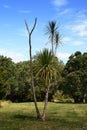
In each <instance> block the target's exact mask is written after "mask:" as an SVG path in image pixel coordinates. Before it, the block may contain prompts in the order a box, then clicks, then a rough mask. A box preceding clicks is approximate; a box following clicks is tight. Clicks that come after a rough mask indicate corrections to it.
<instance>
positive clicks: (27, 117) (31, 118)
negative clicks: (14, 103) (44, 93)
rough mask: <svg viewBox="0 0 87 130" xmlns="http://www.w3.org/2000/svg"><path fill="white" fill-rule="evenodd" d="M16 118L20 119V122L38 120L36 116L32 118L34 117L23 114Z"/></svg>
mask: <svg viewBox="0 0 87 130" xmlns="http://www.w3.org/2000/svg"><path fill="white" fill-rule="evenodd" d="M14 118H15V119H20V120H31V121H34V120H36V117H35V116H32V115H29V116H28V115H22V114H17V115H14Z"/></svg>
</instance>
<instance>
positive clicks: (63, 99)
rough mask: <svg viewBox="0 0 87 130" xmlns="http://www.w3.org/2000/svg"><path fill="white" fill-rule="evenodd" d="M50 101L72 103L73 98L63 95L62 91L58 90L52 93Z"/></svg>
mask: <svg viewBox="0 0 87 130" xmlns="http://www.w3.org/2000/svg"><path fill="white" fill-rule="evenodd" d="M52 101H53V102H58V103H74V99H72V98H70V97H69V96H68V95H64V94H63V91H59V90H57V91H56V93H55V94H54V95H53V99H52Z"/></svg>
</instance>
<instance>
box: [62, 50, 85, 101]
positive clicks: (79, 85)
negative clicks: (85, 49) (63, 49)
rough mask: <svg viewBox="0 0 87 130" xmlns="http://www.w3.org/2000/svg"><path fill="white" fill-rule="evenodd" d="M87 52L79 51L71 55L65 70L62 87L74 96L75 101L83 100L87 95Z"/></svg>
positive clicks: (65, 91)
mask: <svg viewBox="0 0 87 130" xmlns="http://www.w3.org/2000/svg"><path fill="white" fill-rule="evenodd" d="M86 64H87V53H84V54H81V52H79V51H77V52H76V53H75V54H74V55H71V56H70V57H69V60H68V62H67V64H66V66H65V68H64V70H63V73H62V76H63V82H62V83H61V85H60V88H62V89H63V91H64V93H67V94H69V95H70V96H71V97H72V98H74V100H75V102H83V99H84V96H85V97H86V95H87V85H86V83H87V78H86V77H87V74H86V72H87V67H86Z"/></svg>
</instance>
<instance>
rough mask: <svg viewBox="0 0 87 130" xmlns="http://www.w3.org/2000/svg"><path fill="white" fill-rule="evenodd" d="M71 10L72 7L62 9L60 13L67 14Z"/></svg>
mask: <svg viewBox="0 0 87 130" xmlns="http://www.w3.org/2000/svg"><path fill="white" fill-rule="evenodd" d="M70 12H71V9H65V10H63V11H61V12H60V13H59V14H58V15H65V14H68V13H70Z"/></svg>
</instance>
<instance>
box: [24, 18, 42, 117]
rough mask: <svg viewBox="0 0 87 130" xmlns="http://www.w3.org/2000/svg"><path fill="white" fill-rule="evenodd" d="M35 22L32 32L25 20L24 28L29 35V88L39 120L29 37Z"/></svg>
mask: <svg viewBox="0 0 87 130" xmlns="http://www.w3.org/2000/svg"><path fill="white" fill-rule="evenodd" d="M36 22H37V18H36V19H35V23H34V26H33V28H32V30H31V31H29V27H28V24H27V22H26V20H25V25H26V28H27V31H28V35H29V56H30V75H31V86H32V92H33V98H34V104H35V109H36V114H37V118H39V119H41V116H40V112H39V109H38V106H37V100H36V94H35V88H34V76H33V67H32V46H31V35H32V32H33V31H34V29H35V26H36Z"/></svg>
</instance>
